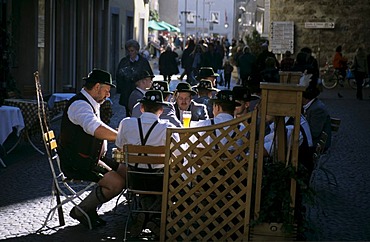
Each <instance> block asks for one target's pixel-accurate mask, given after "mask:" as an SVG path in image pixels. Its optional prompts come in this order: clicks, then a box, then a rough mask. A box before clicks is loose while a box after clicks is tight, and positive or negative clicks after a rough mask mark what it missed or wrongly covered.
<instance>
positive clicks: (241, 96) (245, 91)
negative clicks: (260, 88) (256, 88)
mask: <svg viewBox="0 0 370 242" xmlns="http://www.w3.org/2000/svg"><path fill="white" fill-rule="evenodd" d="M233 93H234V98H235V100H236V102H238V103H240V106H237V107H236V108H235V117H242V116H243V115H246V114H247V113H249V112H251V111H253V110H250V108H249V107H250V101H252V100H257V99H259V98H258V97H256V96H255V95H254V96H252V95H251V92H250V90H249V88H248V87H242V86H235V87H234V88H233Z"/></svg>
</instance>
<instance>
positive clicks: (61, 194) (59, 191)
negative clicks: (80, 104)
mask: <svg viewBox="0 0 370 242" xmlns="http://www.w3.org/2000/svg"><path fill="white" fill-rule="evenodd" d="M34 76H35V84H36V94H37V104H38V117H39V121H40V127H41V131H42V134H43V135H42V138H43V142H44V145H45V150H46V154H47V156H48V161H49V166H50V169H51V173H52V194H53V195H55V197H56V200H57V204H56V205H55V206H54V207H52V208H51V209H50V210H49V212H48V214H47V216H46V219H45V221H44V223H43V225H42V227H41V228H40V229H38V232H41V230H42V229H43V228H45V227H47V224H48V222H49V221H50V220H51V219H52V218H53V215H54V214H55V212H56V211H58V217H59V225H60V226H64V225H65V221H64V215H63V208H62V207H63V205H65V204H67V203H72V204H73V205H74V206H76V208H77V209H78V210H80V211H81V213H82V214H83V215H84V216H85V217H86V218H87V220H88V223H89V227H90V229H92V226H91V221H90V218H89V216H88V215H87V214H86V213H85V212H84V211H83V210H82V209H81V208H80V207H79V206H78V205H77V203H76V202H75V200H80V201H82V198H81V196H82V195H83V194H84V193H85V192H87V191H89V190H90V189H91V188H92V187H93V186H94V185H95V182H86V181H81V180H72V179H68V178H67V177H66V176H65V175H64V174H63V172H62V170H61V167H60V159H59V155H58V151H57V148H58V145H57V142H56V137H55V134H54V131H53V130H50V129H49V126H48V122H47V115H48V114H47V111H46V109H45V105H43V104H44V98H43V95H42V91H41V84H40V80H39V77H38V73H37V72H36V73H35V74H34Z"/></svg>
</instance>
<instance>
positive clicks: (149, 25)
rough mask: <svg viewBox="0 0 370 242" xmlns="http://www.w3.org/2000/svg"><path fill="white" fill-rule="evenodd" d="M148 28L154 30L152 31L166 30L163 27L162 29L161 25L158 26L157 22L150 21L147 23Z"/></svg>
mask: <svg viewBox="0 0 370 242" xmlns="http://www.w3.org/2000/svg"><path fill="white" fill-rule="evenodd" d="M148 28H150V29H154V30H161V31H163V30H166V31H167V28H165V27H162V26H161V25H159V24H158V22H157V21H155V20H150V21H149V23H148Z"/></svg>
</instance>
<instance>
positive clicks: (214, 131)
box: [210, 118, 218, 150]
mask: <svg viewBox="0 0 370 242" xmlns="http://www.w3.org/2000/svg"><path fill="white" fill-rule="evenodd" d="M210 120H211V125H214V124H215V120H214V119H213V118H211V119H210ZM213 134H214V135H215V136H216V137H217V135H216V130H213ZM215 149H216V150H218V145H215Z"/></svg>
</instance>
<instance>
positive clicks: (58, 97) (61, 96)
mask: <svg viewBox="0 0 370 242" xmlns="http://www.w3.org/2000/svg"><path fill="white" fill-rule="evenodd" d="M74 95H76V93H54V94H53V95H51V97H50V98H49V101H48V106H49V108H50V109H52V108H53V107H54V103H56V102H60V101H64V100H69V99H70V98H71V97H73V96H74Z"/></svg>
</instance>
